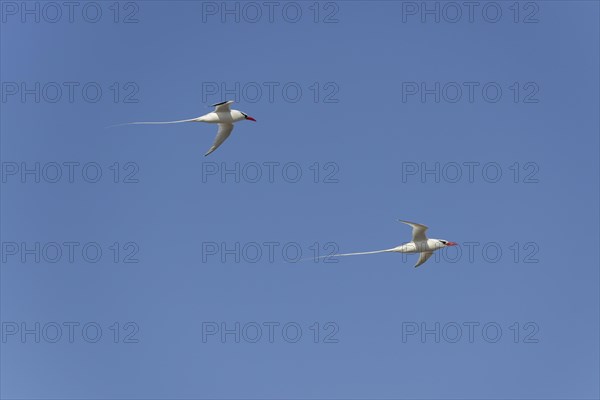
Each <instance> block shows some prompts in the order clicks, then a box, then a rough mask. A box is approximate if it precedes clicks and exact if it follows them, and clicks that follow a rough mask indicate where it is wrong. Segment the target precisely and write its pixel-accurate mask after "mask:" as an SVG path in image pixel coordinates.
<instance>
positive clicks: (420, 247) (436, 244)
mask: <svg viewBox="0 0 600 400" xmlns="http://www.w3.org/2000/svg"><path fill="white" fill-rule="evenodd" d="M444 247H446V245H444V244H443V243H442V242H440V240H439V239H427V240H425V241H420V242H408V243H404V244H402V245H400V246H398V247H394V248H393V249H391V251H393V252H395V253H422V252H425V251H436V250H439V249H443V248H444Z"/></svg>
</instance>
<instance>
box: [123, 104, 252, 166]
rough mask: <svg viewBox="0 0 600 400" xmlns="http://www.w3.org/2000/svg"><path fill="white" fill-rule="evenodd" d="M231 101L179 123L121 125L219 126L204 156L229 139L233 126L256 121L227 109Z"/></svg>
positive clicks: (236, 111)
mask: <svg viewBox="0 0 600 400" xmlns="http://www.w3.org/2000/svg"><path fill="white" fill-rule="evenodd" d="M231 103H233V101H232V100H229V101H224V102H222V103H217V104H213V107H215V110H214V111H213V112H210V113H208V114H204V115H203V116H201V117H198V118H191V119H183V120H179V121H165V122H129V123H127V124H122V125H164V124H179V123H182V122H205V123H208V124H219V130H218V131H217V137H216V138H215V141H214V143H213V145H212V147H211V148H210V149H209V150H208V152H206V154H205V156H207V155H209V154H210V153H212V152H213V151H215V150H216V149H217V148H218V147H219V146H220V145H221V144H223V142H224V141H225V140H226V139H227V138H228V137H229V135H230V134H231V131H232V130H233V124H234V123H236V122H239V121H243V120H245V119H247V120H250V121H256V120H255V119H254V118H252V117H251V116H249V115H247V114H244V113H243V112H241V111H238V110H232V109H230V108H229V106H230V104H231Z"/></svg>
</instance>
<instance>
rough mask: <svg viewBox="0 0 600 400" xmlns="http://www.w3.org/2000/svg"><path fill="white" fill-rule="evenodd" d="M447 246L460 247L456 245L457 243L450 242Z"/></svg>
mask: <svg viewBox="0 0 600 400" xmlns="http://www.w3.org/2000/svg"><path fill="white" fill-rule="evenodd" d="M446 246H458V243H456V242H448V243H446Z"/></svg>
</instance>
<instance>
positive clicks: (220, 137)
mask: <svg viewBox="0 0 600 400" xmlns="http://www.w3.org/2000/svg"><path fill="white" fill-rule="evenodd" d="M232 130H233V124H219V131H218V132H217V137H216V138H215V141H214V143H213V145H212V147H211V148H210V149H208V151H207V152H206V154H205V155H204V156H205V157H206V156H207V155H209V154H210V153H212V152H213V151H215V150H216V149H218V148H219V146H220V145H221V144H222V143H223V142H224V141H225V140H226V139H227V138H228V137H229V135H230V134H231V131H232Z"/></svg>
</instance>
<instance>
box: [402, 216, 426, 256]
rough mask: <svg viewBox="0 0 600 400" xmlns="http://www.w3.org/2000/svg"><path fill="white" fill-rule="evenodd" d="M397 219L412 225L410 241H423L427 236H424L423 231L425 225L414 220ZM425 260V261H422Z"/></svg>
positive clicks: (424, 230)
mask: <svg viewBox="0 0 600 400" xmlns="http://www.w3.org/2000/svg"><path fill="white" fill-rule="evenodd" d="M398 221H400V222H402V223H405V224H407V225H410V226H411V227H412V241H413V242H424V241H426V240H427V236H425V232H426V231H427V229H428V228H427V227H426V226H425V225H421V224H417V223H416V222H410V221H403V220H401V219H399V220H398ZM423 262H425V261H423Z"/></svg>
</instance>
